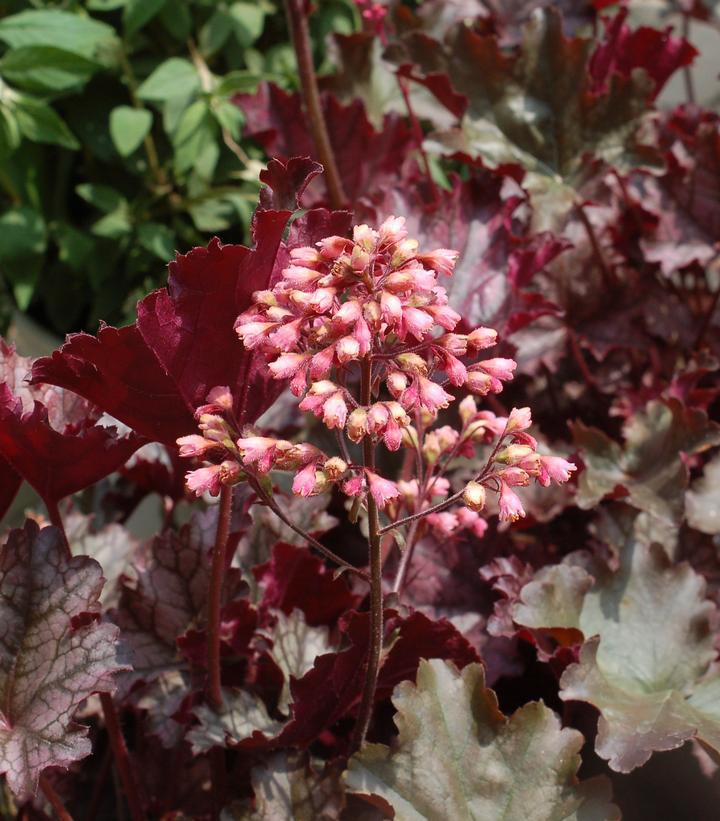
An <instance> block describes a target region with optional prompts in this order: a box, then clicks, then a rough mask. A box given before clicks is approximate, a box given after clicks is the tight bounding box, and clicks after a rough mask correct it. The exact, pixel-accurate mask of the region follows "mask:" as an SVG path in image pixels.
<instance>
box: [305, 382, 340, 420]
mask: <svg viewBox="0 0 720 821" xmlns="http://www.w3.org/2000/svg"><path fill="white" fill-rule="evenodd" d="M337 390H338V386H337V385H336V384H335V383H334V382H330V381H328V380H327V379H323V380H321V381H320V382H313V384H312V385H310V390H309V391H308V392H307V395H306V396H305V398H304V399H303V400H302V402H301V403H300V404H299V405H298V407H299V408H300V410H303V411H310V413H314V414H315V415H319V414H320V413H321V409H322V406H323V404H324V403H325V400H326V399H327V398H328V396H329V394H331V393H334V392H335V391H337Z"/></svg>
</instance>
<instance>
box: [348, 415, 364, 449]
mask: <svg viewBox="0 0 720 821" xmlns="http://www.w3.org/2000/svg"><path fill="white" fill-rule="evenodd" d="M367 416H368V413H367V410H365V408H355V410H353V412H352V413H351V414H350V416H349V418H348V421H347V435H348V437H349V438H350V441H351V442H355V443H357V442H359V441H360V440H361V439H362V438H363V436H365V434H366V433H367V427H366V426H367Z"/></svg>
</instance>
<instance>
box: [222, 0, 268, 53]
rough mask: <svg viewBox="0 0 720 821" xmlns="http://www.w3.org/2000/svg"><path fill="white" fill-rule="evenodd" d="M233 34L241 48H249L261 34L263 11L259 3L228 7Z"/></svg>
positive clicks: (263, 20)
mask: <svg viewBox="0 0 720 821" xmlns="http://www.w3.org/2000/svg"><path fill="white" fill-rule="evenodd" d="M229 12H230V20H231V24H232V27H233V33H234V34H235V37H236V38H237V39H238V42H239V43H240V45H241V46H243V47H247V46H251V45H252V44H253V43H254V42H255V41H256V40H257V39H258V38H259V37H260V35H261V34H262V33H263V28H264V26H265V10H264V9H263V8H261V6H260V4H259V3H242V2H241V3H233V4H232V6H230V10H229Z"/></svg>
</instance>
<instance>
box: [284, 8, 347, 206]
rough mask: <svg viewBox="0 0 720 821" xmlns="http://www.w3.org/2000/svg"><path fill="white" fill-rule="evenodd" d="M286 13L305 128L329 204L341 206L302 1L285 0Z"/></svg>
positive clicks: (340, 188) (343, 200) (344, 199)
mask: <svg viewBox="0 0 720 821" xmlns="http://www.w3.org/2000/svg"><path fill="white" fill-rule="evenodd" d="M285 12H286V15H287V19H288V26H289V27H290V35H291V37H292V43H293V48H294V49H295V57H296V58H297V64H298V73H299V75H300V87H301V88H302V96H303V101H304V102H305V110H306V113H307V118H308V127H309V129H310V133H311V134H312V138H313V142H314V143H315V149H316V151H317V153H318V157H319V158H320V162H321V163H322V164H323V165H324V166H325V184H326V185H327V190H328V197H329V199H330V205H332V207H333V208H343V207H344V206H345V204H346V203H347V197H346V196H345V192H344V191H343V186H342V182H341V180H340V174H339V173H338V168H337V163H336V162H335V155H334V153H333V149H332V145H331V143H330V137H329V135H328V130H327V126H326V125H325V118H324V116H323V111H322V106H321V105H320V92H319V91H318V84H317V77H316V76H315V66H314V64H313V57H312V48H311V45H310V30H309V28H308V21H307V17H306V16H305V11H304V9H303V0H285Z"/></svg>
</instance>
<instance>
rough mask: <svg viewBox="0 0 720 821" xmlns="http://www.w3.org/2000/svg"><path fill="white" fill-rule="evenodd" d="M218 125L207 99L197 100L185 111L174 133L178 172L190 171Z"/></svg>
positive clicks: (175, 159) (175, 161) (175, 158)
mask: <svg viewBox="0 0 720 821" xmlns="http://www.w3.org/2000/svg"><path fill="white" fill-rule="evenodd" d="M215 134H216V127H215V124H214V120H213V117H212V115H211V113H210V109H209V108H208V104H207V102H206V101H205V100H196V101H195V102H194V103H193V104H192V105H190V106H188V108H187V109H186V110H185V111H184V113H183V115H182V117H181V118H180V122H179V123H178V126H177V129H176V131H175V133H174V134H173V149H174V152H175V156H174V164H175V170H176V171H177V173H178V174H182V173H184V172H185V171H188V170H189V169H190V168H192V167H193V165H194V164H195V163H196V162H197V160H198V157H199V156H200V155H201V154H202V152H203V150H204V149H205V148H206V146H207V145H208V144H209V143H212V142H213V141H214V140H215Z"/></svg>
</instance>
